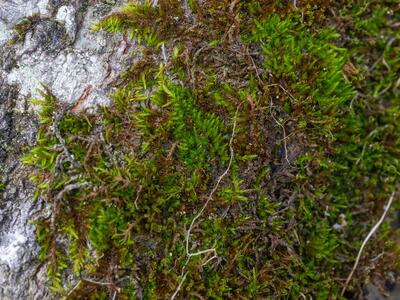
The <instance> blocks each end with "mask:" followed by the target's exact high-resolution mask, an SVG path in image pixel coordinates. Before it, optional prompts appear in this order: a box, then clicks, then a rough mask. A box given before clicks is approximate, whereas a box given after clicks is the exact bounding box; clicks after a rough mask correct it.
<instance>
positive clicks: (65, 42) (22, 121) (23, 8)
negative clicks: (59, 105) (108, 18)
mask: <svg viewBox="0 0 400 300" xmlns="http://www.w3.org/2000/svg"><path fill="white" fill-rule="evenodd" d="M98 2H99V1H83V0H81V1H80V0H74V1H71V0H2V1H1V2H0V180H1V182H3V183H4V184H5V188H4V189H3V190H0V299H5V300H7V299H52V296H51V293H50V292H49V290H48V289H47V287H46V280H47V279H46V268H45V267H46V266H44V265H43V264H42V263H41V262H40V261H39V260H38V259H37V256H38V253H39V248H38V245H37V242H36V239H35V235H34V232H35V228H34V226H33V224H32V223H31V221H32V220H33V219H35V217H36V216H37V215H41V214H47V213H49V212H48V211H47V208H46V207H45V205H44V203H43V202H41V201H40V200H39V201H34V200H33V193H34V186H33V184H32V183H31V182H30V180H29V174H30V173H31V170H30V169H29V168H28V167H27V166H25V165H23V164H21V163H20V158H21V157H22V156H23V155H24V154H25V153H26V151H27V149H29V148H31V147H33V146H34V144H35V139H36V131H37V120H36V119H35V115H34V114H33V112H34V107H32V105H31V104H30V102H29V99H30V98H31V97H33V98H35V97H39V93H38V92H37V88H39V87H40V84H44V85H46V86H48V87H49V88H50V90H51V91H52V92H53V93H54V94H55V95H56V96H57V98H58V99H59V100H60V101H64V102H67V103H77V102H78V100H79V103H80V107H79V109H87V108H95V107H96V106H97V105H107V104H108V103H109V102H110V94H111V93H112V91H113V84H114V83H115V81H116V80H117V78H118V76H119V75H120V74H121V73H122V72H123V71H124V70H125V69H126V67H128V66H130V65H132V62H133V61H134V60H136V59H138V57H137V56H138V55H137V54H136V53H139V51H138V46H135V47H127V44H126V41H124V40H123V39H122V37H121V36H120V37H115V35H113V36H112V37H111V36H109V35H107V34H104V33H101V32H93V31H92V30H91V26H92V25H91V23H90V22H91V21H95V20H98V19H99V18H100V17H101V16H103V15H104V14H106V13H107V12H109V11H110V9H112V6H111V4H109V3H108V2H107V3H106V2H103V3H98ZM111 2H112V3H114V2H116V1H111ZM111 2H110V3H111ZM123 2H124V1H118V3H119V4H121V5H122V4H123ZM125 2H126V1H125ZM115 9H116V8H115ZM32 16H35V22H33V23H32V26H29V27H28V28H27V30H26V32H24V38H23V39H22V40H19V41H18V42H16V43H14V44H10V41H12V40H13V38H14V37H15V36H16V32H15V30H14V29H13V28H14V27H13V26H14V25H15V24H18V23H21V22H22V21H23V20H26V18H28V17H32ZM129 46H131V45H129ZM126 49H129V51H126ZM82 100H83V101H82Z"/></svg>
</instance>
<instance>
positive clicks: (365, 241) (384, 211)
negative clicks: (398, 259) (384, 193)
mask: <svg viewBox="0 0 400 300" xmlns="http://www.w3.org/2000/svg"><path fill="white" fill-rule="evenodd" d="M395 194H396V191H394V192H392V194H391V195H390V198H389V201H388V203H387V204H386V206H385V208H384V210H383V214H382V216H381V218H380V219H379V220H378V222H377V223H376V224H375V225H374V226H373V227H372V229H371V231H370V232H369V233H368V235H367V236H366V238H365V239H364V241H363V242H362V244H361V247H360V250H359V251H358V255H357V258H356V261H355V262H354V266H353V268H352V269H351V272H350V274H349V276H348V277H347V279H346V282H345V284H344V286H343V289H342V293H341V296H343V295H344V292H345V291H346V289H347V286H348V284H349V283H350V280H351V278H352V277H353V274H354V272H355V270H356V269H357V266H358V264H359V262H360V258H361V255H362V252H363V250H364V248H365V245H366V244H367V242H368V241H369V240H370V238H371V237H372V236H373V234H374V233H375V232H376V231H377V230H378V228H379V226H380V225H381V224H382V222H383V220H384V219H385V217H386V215H387V213H388V211H389V209H390V207H391V206H392V203H393V199H394V196H395Z"/></svg>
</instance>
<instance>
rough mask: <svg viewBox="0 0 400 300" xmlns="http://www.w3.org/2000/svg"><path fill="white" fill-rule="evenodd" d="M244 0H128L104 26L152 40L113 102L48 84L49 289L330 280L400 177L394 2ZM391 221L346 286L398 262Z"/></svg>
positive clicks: (44, 190)
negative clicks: (96, 108) (68, 99)
mask: <svg viewBox="0 0 400 300" xmlns="http://www.w3.org/2000/svg"><path fill="white" fill-rule="evenodd" d="M244 2H245V1H243V3H242V2H240V1H233V2H232V1H211V0H210V1H202V4H200V3H198V2H197V1H188V6H187V7H185V6H182V4H181V3H180V1H173V0H170V1H159V4H158V6H156V7H154V6H153V5H151V4H150V3H149V2H145V4H143V5H139V4H135V3H130V4H128V5H127V6H126V7H125V8H123V9H122V10H121V12H118V13H114V14H112V15H110V16H108V17H106V18H104V19H103V20H101V21H99V22H98V24H97V26H96V29H97V30H107V31H110V32H116V31H120V32H123V33H124V34H129V35H130V36H131V38H136V39H137V40H138V42H140V43H142V44H143V45H144V53H143V59H142V60H141V61H139V62H138V63H136V64H135V65H133V66H132V67H131V68H130V70H129V71H128V72H127V73H126V74H124V75H123V76H122V77H121V86H120V87H119V89H118V90H117V92H116V93H115V95H114V103H113V105H112V106H111V107H109V108H104V109H102V111H101V112H99V113H98V114H96V115H88V114H86V113H80V114H77V113H74V112H72V111H68V109H65V108H62V107H59V104H57V102H56V100H55V98H54V96H52V94H51V92H50V91H49V90H44V92H43V98H44V99H43V100H42V102H41V105H42V112H41V116H40V118H41V121H42V127H41V128H40V131H39V134H38V145H37V147H36V148H34V149H33V150H32V151H31V153H30V154H29V155H28V156H26V157H25V158H24V161H25V162H27V163H30V164H34V165H36V166H37V173H36V174H35V176H34V179H35V180H36V182H37V187H38V189H37V196H38V197H39V196H40V197H43V198H44V199H45V200H46V201H47V202H48V203H49V204H50V205H51V206H52V208H53V211H52V216H51V217H50V218H49V219H45V220H39V221H38V222H37V224H36V226H37V236H38V240H39V242H40V243H41V247H42V251H41V258H42V259H44V260H46V261H49V262H50V264H49V269H48V270H49V278H50V280H51V285H52V287H53V289H54V291H55V292H56V293H59V294H61V295H63V296H66V297H67V298H70V299H87V298H91V299H104V298H107V297H110V296H111V297H113V296H114V295H116V296H118V297H119V298H120V299H136V298H137V299H164V298H171V297H172V296H173V295H176V297H178V298H182V299H269V298H293V299H298V298H300V297H306V296H312V297H316V298H317V299H328V298H329V299H339V298H340V296H339V295H340V290H341V289H342V287H343V284H344V281H345V279H346V276H347V274H348V273H349V271H350V269H351V267H352V264H353V262H354V257H355V255H356V253H357V250H358V247H359V245H360V243H361V242H362V239H363V238H364V237H365V235H366V234H367V232H368V231H369V229H370V227H371V225H372V223H373V222H374V220H377V219H378V218H379V216H380V214H381V212H382V208H383V205H384V203H385V201H386V199H387V198H388V197H389V195H390V194H391V193H392V192H393V190H395V189H396V186H397V183H398V180H399V175H400V173H399V172H398V170H399V167H400V166H399V162H400V161H399V151H398V149H399V141H400V136H399V135H400V130H399V129H400V128H399V124H400V123H399V121H400V120H399V116H400V108H399V97H398V96H399V84H398V78H397V76H398V74H399V67H400V62H399V56H398V53H399V43H398V41H399V39H398V38H399V34H398V32H396V30H395V24H396V23H395V22H396V17H398V9H397V10H396V6H395V5H394V4H391V3H389V2H388V3H385V4H382V3H380V2H376V3H375V2H374V1H370V2H366V3H365V5H364V6H362V5H359V4H357V3H353V4H351V5H350V4H348V5H347V6H343V5H339V4H337V8H335V6H334V5H333V4H332V3H328V2H324V1H316V2H315V4H314V3H312V4H309V5H307V6H300V5H299V6H294V5H291V4H288V3H286V2H284V1H246V3H244ZM317 2H318V3H317ZM319 2H321V3H319ZM346 3H347V2H346ZM366 6H367V7H368V9H366V8H365V7H366ZM327 7H330V9H327ZM384 15H385V16H386V17H383V16H384ZM332 20H334V24H332ZM396 205H397V206H398V204H396ZM391 218H393V215H392V216H391ZM398 237H399V236H398V231H397V230H396V229H393V228H392V227H391V226H390V223H389V221H387V222H386V223H385V225H384V226H382V228H381V229H380V231H379V235H377V236H376V237H374V242H373V243H371V244H370V245H368V247H367V249H366V250H365V253H364V255H363V259H362V261H361V263H360V265H359V267H358V272H359V274H358V275H359V276H356V277H354V279H353V281H352V282H351V285H350V286H349V287H348V290H349V292H348V293H347V294H346V295H345V296H346V297H353V296H354V297H355V296H356V295H357V294H358V293H360V291H358V290H357V286H359V285H360V284H362V283H363V282H365V280H367V279H368V278H370V277H372V276H374V277H380V278H385V276H386V274H388V273H387V272H388V271H395V270H396V268H397V267H398V266H396V265H395V264H393V262H394V261H399V259H398V254H399V247H398V243H396V241H397V240H398ZM382 253H383V254H382ZM373 258H374V259H373ZM375 258H376V259H375ZM371 259H373V262H371ZM371 265H373V268H371ZM71 273H73V274H74V276H75V277H76V278H77V281H76V282H77V284H76V285H75V286H66V283H65V282H66V281H65V279H66V276H67V275H68V274H71ZM180 283H182V284H181V285H180ZM178 287H179V288H178Z"/></svg>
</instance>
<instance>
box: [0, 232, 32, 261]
mask: <svg viewBox="0 0 400 300" xmlns="http://www.w3.org/2000/svg"><path fill="white" fill-rule="evenodd" d="M26 241H27V238H26V236H24V235H23V234H22V233H20V232H13V233H8V234H6V235H5V236H3V237H2V241H1V243H0V263H6V264H7V265H8V266H9V267H10V268H12V267H15V266H17V265H18V263H19V258H20V254H19V252H21V251H24V249H23V247H24V245H25V242H26Z"/></svg>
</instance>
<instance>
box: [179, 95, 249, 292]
mask: <svg viewBox="0 0 400 300" xmlns="http://www.w3.org/2000/svg"><path fill="white" fill-rule="evenodd" d="M241 105H242V103H240V104H239V105H238V107H237V109H236V113H235V117H234V121H233V128H232V135H231V138H230V140H229V150H230V159H229V163H228V166H227V168H226V170H225V171H224V172H223V173H222V174H221V175H220V176H219V177H218V180H217V182H216V184H215V186H214V188H213V189H212V190H211V192H210V194H209V195H208V197H207V201H206V203H204V205H203V207H202V208H201V209H200V211H199V212H198V213H197V215H196V216H195V217H194V218H193V220H192V222H191V223H190V226H189V229H188V231H187V233H186V246H185V251H186V256H187V259H186V262H185V265H184V266H183V268H182V274H183V272H184V270H185V268H186V266H187V264H188V263H189V261H190V258H192V257H194V256H198V255H202V254H205V253H210V252H212V253H214V255H213V256H212V257H211V258H210V259H208V260H207V261H206V262H205V263H204V264H203V265H202V266H205V265H206V264H208V263H209V262H210V261H211V260H213V259H214V258H217V251H216V249H215V248H214V247H213V248H210V249H205V250H201V251H198V252H195V253H192V252H190V250H189V244H190V235H191V233H192V230H193V228H194V227H195V225H196V221H197V220H198V219H199V218H200V217H201V216H202V215H203V212H204V210H205V209H206V208H207V206H208V204H209V203H210V201H211V200H212V197H213V195H214V194H215V192H216V191H217V190H218V188H219V185H220V184H221V181H222V179H224V177H225V176H226V175H228V173H229V171H230V169H231V166H232V162H233V158H234V156H235V153H234V151H233V140H234V137H235V133H236V126H237V116H238V113H239V109H240V106H241ZM187 275H188V271H186V272H185V273H184V274H183V277H182V279H181V281H180V282H179V285H178V287H177V289H176V290H175V292H174V294H173V295H172V296H171V300H174V299H175V297H176V296H177V295H178V293H179V291H180V289H181V288H182V285H183V283H184V281H185V280H186V277H187Z"/></svg>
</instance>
